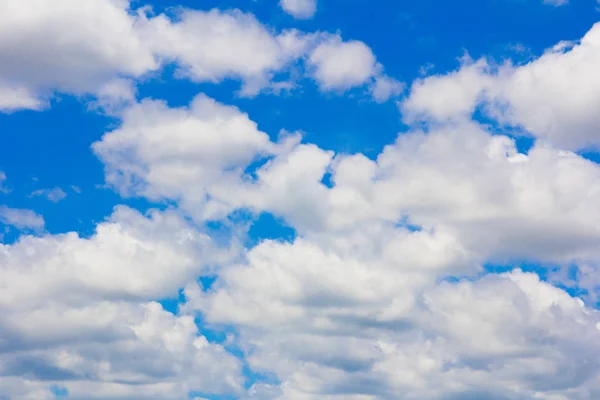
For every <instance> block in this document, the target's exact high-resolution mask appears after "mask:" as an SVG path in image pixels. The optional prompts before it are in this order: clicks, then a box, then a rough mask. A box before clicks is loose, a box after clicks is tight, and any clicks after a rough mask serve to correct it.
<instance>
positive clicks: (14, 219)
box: [0, 206, 44, 229]
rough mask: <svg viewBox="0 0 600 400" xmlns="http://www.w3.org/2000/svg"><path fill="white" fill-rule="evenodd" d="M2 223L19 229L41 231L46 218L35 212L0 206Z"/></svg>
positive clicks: (0, 220)
mask: <svg viewBox="0 0 600 400" xmlns="http://www.w3.org/2000/svg"><path fill="white" fill-rule="evenodd" d="M0 222H2V223H3V224H5V225H10V226H14V227H15V228H17V229H41V228H43V227H44V218H43V217H42V216H41V215H38V214H37V213H35V212H34V211H31V210H24V209H20V208H9V207H6V206H0Z"/></svg>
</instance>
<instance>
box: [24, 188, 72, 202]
mask: <svg viewBox="0 0 600 400" xmlns="http://www.w3.org/2000/svg"><path fill="white" fill-rule="evenodd" d="M29 197H45V198H47V199H48V200H50V201H51V202H53V203H58V202H59V201H61V200H63V199H64V198H65V197H67V194H66V193H65V192H64V190H62V189H61V188H59V187H55V188H53V189H39V190H36V191H33V192H31V194H30V195H29Z"/></svg>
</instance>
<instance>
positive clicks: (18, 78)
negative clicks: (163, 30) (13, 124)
mask: <svg viewBox="0 0 600 400" xmlns="http://www.w3.org/2000/svg"><path fill="white" fill-rule="evenodd" d="M137 23H138V18H137V17H135V16H132V15H130V14H129V2H128V1H120V0H91V1H86V2H85V3H82V2H80V1H76V0H58V1H54V2H52V5H50V4H49V3H47V2H45V1H41V0H26V1H21V0H8V1H4V2H3V3H2V5H0V37H1V38H2V39H0V60H1V61H2V62H1V63H0V64H1V66H0V81H3V82H5V84H2V85H0V99H1V101H0V103H1V106H2V108H3V109H8V110H11V109H16V108H30V109H39V108H40V107H43V105H44V103H45V99H47V98H48V96H51V95H52V93H53V91H54V90H57V91H60V92H66V93H73V94H76V95H81V94H85V93H97V92H99V91H102V90H104V88H105V86H106V85H110V82H111V81H113V80H114V79H115V78H117V77H118V76H120V75H125V76H131V77H139V76H141V75H144V74H145V73H147V72H148V71H151V70H155V69H157V68H158V66H159V64H158V60H157V59H156V57H155V56H154V55H153V54H152V52H150V51H149V49H148V48H147V46H145V45H144V43H142V42H141V40H140V38H139V36H138V35H137V34H136V25H137ZM40 66H43V68H41V67H40ZM7 85H10V86H7Z"/></svg>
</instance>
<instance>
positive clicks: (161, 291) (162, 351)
mask: <svg viewBox="0 0 600 400" xmlns="http://www.w3.org/2000/svg"><path fill="white" fill-rule="evenodd" d="M227 257H228V251H227V250H219V249H218V248H216V247H215V246H214V245H213V244H212V241H211V240H210V239H209V238H208V237H207V236H205V235H203V234H201V233H199V232H197V231H196V230H195V229H193V228H192V227H191V226H189V225H188V224H187V223H186V222H185V221H184V220H183V219H182V218H180V217H179V216H177V214H175V213H174V212H165V213H159V212H153V213H152V214H151V215H150V216H149V217H144V216H142V215H140V214H139V213H137V212H135V211H133V210H131V209H128V208H124V207H120V208H118V209H116V210H115V212H114V214H113V216H112V217H111V219H110V220H109V221H107V222H105V223H102V224H100V225H98V227H97V230H96V233H95V234H94V235H93V236H92V237H90V238H81V237H79V236H78V235H77V234H75V233H70V234H65V235H57V236H52V235H46V236H42V237H23V238H21V239H20V240H19V241H18V242H17V243H15V244H13V245H3V246H1V248H0V258H1V261H0V275H1V276H2V277H3V279H2V280H1V282H0V287H1V290H0V292H1V294H0V329H1V330H2V331H3V332H4V334H3V336H2V339H0V365H1V367H0V376H1V378H0V390H1V391H2V393H3V394H7V395H8V396H10V397H11V398H13V396H14V398H30V397H31V396H36V395H37V396H47V397H48V396H51V393H50V391H49V389H50V384H51V383H53V382H56V384H57V385H59V386H61V387H65V388H67V390H68V392H69V394H70V397H72V398H94V399H123V398H140V399H141V398H151V399H166V398H174V397H175V398H185V397H186V396H187V393H188V392H189V391H203V392H206V393H212V392H215V393H235V392H237V391H239V390H240V389H241V386H240V385H241V381H240V373H241V364H240V363H239V361H238V360H237V359H236V358H235V357H233V356H231V355H230V354H228V353H227V352H226V351H225V350H224V349H223V348H222V347H221V346H218V345H214V344H210V343H208V342H207V340H206V339H205V338H204V337H203V336H201V335H199V334H198V328H197V327H196V324H195V322H194V319H193V317H191V316H185V315H180V316H175V315H173V314H171V313H169V312H166V311H164V310H163V309H162V307H161V306H160V305H159V304H157V303H154V302H151V301H149V299H160V298H166V297H171V296H176V295H177V292H178V289H179V288H180V287H182V286H183V285H185V283H186V282H188V281H189V280H190V279H194V278H195V277H197V276H199V275H200V274H202V271H203V269H205V268H207V267H208V266H209V265H211V264H214V263H216V262H219V261H220V262H224V261H225V260H226V259H227ZM38 393H39V394H38ZM28 396H30V397H28ZM41 398H45V397H41Z"/></svg>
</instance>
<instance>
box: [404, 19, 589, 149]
mask: <svg viewBox="0 0 600 400" xmlns="http://www.w3.org/2000/svg"><path fill="white" fill-rule="evenodd" d="M599 46H600V25H598V24H596V25H594V26H593V27H592V29H590V31H589V32H588V33H587V34H586V35H585V36H584V37H583V38H582V39H581V41H580V42H578V43H570V42H561V43H559V44H558V45H556V46H555V47H553V48H552V49H550V50H548V51H546V52H545V53H544V54H543V55H542V56H541V57H540V58H538V59H536V60H534V61H532V62H530V63H528V64H525V65H521V66H515V65H511V64H505V65H501V66H496V67H494V66H490V64H489V63H488V62H487V61H486V60H480V61H478V62H476V63H471V62H467V63H465V64H464V65H463V66H462V67H461V68H460V69H459V70H458V71H456V72H453V73H450V74H447V75H438V76H432V77H429V78H425V79H423V80H419V81H417V82H416V83H415V84H414V85H413V88H412V90H411V94H410V97H409V98H408V99H407V100H406V101H405V102H404V103H403V106H402V110H403V113H404V117H405V119H406V120H407V121H412V120H414V119H415V118H433V119H435V120H438V121H439V120H447V119H450V118H456V117H461V116H462V117H465V116H467V117H468V116H470V115H471V114H472V113H473V111H474V109H475V108H476V107H477V106H479V105H481V106H483V108H484V110H485V111H486V112H487V113H488V114H489V115H490V116H492V117H494V118H496V119H497V120H498V121H499V122H500V123H505V124H509V125H514V126H520V127H523V128H524V129H525V130H526V131H527V132H530V133H531V134H532V135H534V136H535V137H537V138H539V139H541V140H544V141H547V142H550V143H552V144H554V145H556V146H558V147H561V148H569V149H580V148H586V147H590V146H591V147H597V146H598V145H599V144H600V139H599V136H598V130H597V129H596V127H597V126H598V125H599V123H600V120H599V119H598V114H597V113H596V110H597V109H598V107H599V106H600V79H598V75H597V74H596V70H597V69H598V67H599V66H600V51H599Z"/></svg>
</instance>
